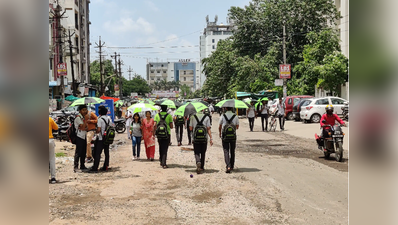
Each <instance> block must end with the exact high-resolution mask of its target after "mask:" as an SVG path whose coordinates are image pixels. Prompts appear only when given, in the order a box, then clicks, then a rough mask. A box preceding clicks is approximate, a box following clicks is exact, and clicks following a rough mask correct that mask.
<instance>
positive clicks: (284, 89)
mask: <svg viewBox="0 0 398 225" xmlns="http://www.w3.org/2000/svg"><path fill="white" fill-rule="evenodd" d="M285 39H286V31H285V25H283V64H286V40H285ZM283 97H284V98H286V97H287V80H286V78H283Z"/></svg>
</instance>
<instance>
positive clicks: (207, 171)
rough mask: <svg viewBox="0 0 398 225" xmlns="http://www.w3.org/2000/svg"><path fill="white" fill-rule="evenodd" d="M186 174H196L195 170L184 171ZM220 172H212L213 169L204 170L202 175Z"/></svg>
mask: <svg viewBox="0 0 398 225" xmlns="http://www.w3.org/2000/svg"><path fill="white" fill-rule="evenodd" d="M185 172H187V173H196V170H185ZM218 172H220V170H214V169H205V170H204V171H203V173H218Z"/></svg>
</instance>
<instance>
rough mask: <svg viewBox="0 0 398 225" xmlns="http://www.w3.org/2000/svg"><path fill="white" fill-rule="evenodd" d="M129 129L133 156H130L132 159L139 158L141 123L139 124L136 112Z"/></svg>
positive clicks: (139, 119)
mask: <svg viewBox="0 0 398 225" xmlns="http://www.w3.org/2000/svg"><path fill="white" fill-rule="evenodd" d="M130 129H131V139H132V142H133V158H132V160H135V159H140V152H141V138H142V124H141V118H140V115H139V114H138V113H135V114H134V116H133V121H132V123H131V128H130ZM136 150H137V151H136Z"/></svg>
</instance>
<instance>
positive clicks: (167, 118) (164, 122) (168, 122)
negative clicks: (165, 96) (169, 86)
mask: <svg viewBox="0 0 398 225" xmlns="http://www.w3.org/2000/svg"><path fill="white" fill-rule="evenodd" d="M161 110H162V111H161V112H160V113H158V114H156V116H155V119H154V121H155V122H156V124H155V131H156V137H157V139H158V144H159V161H160V165H161V166H162V167H163V169H166V168H168V166H167V163H166V161H167V151H168V149H169V144H170V133H171V132H170V129H172V128H173V117H172V116H171V115H169V114H168V113H167V112H166V111H167V106H166V105H162V106H161Z"/></svg>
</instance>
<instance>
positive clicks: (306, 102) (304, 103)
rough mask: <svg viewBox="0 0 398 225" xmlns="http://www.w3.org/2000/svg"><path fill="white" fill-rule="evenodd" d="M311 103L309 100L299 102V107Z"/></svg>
mask: <svg viewBox="0 0 398 225" xmlns="http://www.w3.org/2000/svg"><path fill="white" fill-rule="evenodd" d="M310 103H311V101H304V102H303V103H302V104H300V107H301V106H307V105H309V104H310Z"/></svg>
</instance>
